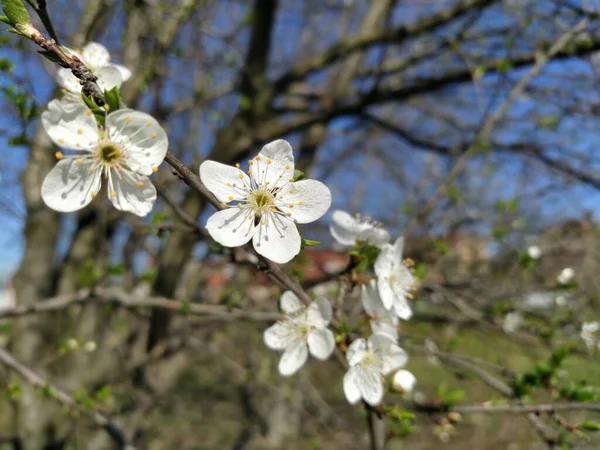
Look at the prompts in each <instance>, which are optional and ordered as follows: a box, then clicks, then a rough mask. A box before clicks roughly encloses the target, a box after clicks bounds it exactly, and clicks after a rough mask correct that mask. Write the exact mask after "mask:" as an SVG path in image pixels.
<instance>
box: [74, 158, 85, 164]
mask: <svg viewBox="0 0 600 450" xmlns="http://www.w3.org/2000/svg"><path fill="white" fill-rule="evenodd" d="M82 162H83V160H82V159H81V158H77V159H76V160H75V164H81V163H82Z"/></svg>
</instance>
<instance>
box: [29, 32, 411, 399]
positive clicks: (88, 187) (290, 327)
mask: <svg viewBox="0 0 600 450" xmlns="http://www.w3.org/2000/svg"><path fill="white" fill-rule="evenodd" d="M67 50H68V49H67ZM68 51H70V52H72V53H73V54H75V55H76V56H77V57H79V58H80V59H81V61H82V62H83V63H85V64H86V65H87V66H88V67H89V68H90V70H91V71H92V72H93V73H94V74H95V75H96V76H97V77H98V85H99V87H100V88H101V89H102V90H104V91H109V90H111V89H112V88H114V87H116V88H119V87H120V86H121V84H122V83H123V82H124V81H126V80H127V79H128V78H129V77H130V76H131V72H130V71H129V70H128V69H127V68H125V67H123V66H120V65H118V64H112V63H111V62H110V55H109V53H108V51H107V50H106V48H104V47H103V46H102V45H100V44H97V43H90V44H87V45H86V46H85V47H84V48H83V49H82V51H81V52H77V51H75V50H68ZM57 80H58V82H59V84H60V85H61V86H62V87H63V96H62V97H61V98H60V99H55V100H52V101H51V102H50V104H49V105H48V110H47V111H45V112H44V113H43V114H42V124H43V126H44V128H45V130H46V131H47V133H48V135H49V136H50V138H51V139H52V141H53V142H54V143H55V144H56V145H57V146H59V147H61V148H62V149H64V152H63V151H59V152H56V158H57V159H58V163H57V164H56V166H55V167H54V168H53V169H52V170H51V171H50V173H48V175H47V176H46V178H45V179H44V181H43V183H42V188H41V194H42V198H43V200H44V202H45V203H46V204H47V205H48V206H49V207H51V208H53V209H55V210H57V211H61V212H71V211H76V210H78V209H81V208H83V207H85V206H86V205H88V204H89V203H90V202H91V201H92V199H93V198H94V197H95V196H96V195H97V194H98V193H99V192H100V189H101V185H102V180H104V181H105V183H106V185H107V193H108V198H109V199H110V201H111V202H112V204H113V205H114V206H115V208H117V209H119V210H122V211H128V212H131V213H134V214H137V215H139V216H145V215H147V214H148V213H149V212H150V211H151V210H152V207H153V205H154V202H155V200H156V189H155V188H154V186H153V184H152V183H151V182H150V180H149V178H148V176H149V175H151V174H152V173H155V172H157V171H158V166H159V165H160V164H161V162H162V161H163V160H164V158H165V156H166V153H167V147H168V139H167V134H166V133H165V131H164V130H163V128H162V127H161V126H160V125H159V124H158V122H157V121H156V120H155V119H154V118H152V117H151V116H150V115H148V114H146V113H143V112H139V111H133V110H130V109H117V110H115V111H111V110H110V108H105V109H104V110H100V117H98V110H97V109H95V107H94V111H92V110H91V109H89V108H88V103H86V101H87V100H86V101H84V99H83V97H82V94H81V85H80V82H79V80H78V79H77V78H76V77H75V76H74V75H73V74H72V73H71V72H70V71H69V70H67V69H60V70H59V72H58V74H57ZM199 175H200V179H201V181H202V183H203V184H204V185H205V186H206V188H207V189H208V190H209V191H211V192H212V194H214V196H215V197H216V198H217V200H218V201H219V202H220V206H221V208H220V210H219V211H217V212H215V213H214V214H213V215H212V216H211V217H210V218H209V219H208V221H207V224H206V229H207V230H208V232H209V233H210V235H211V236H212V238H213V239H214V240H215V241H216V242H218V243H220V244H221V245H223V246H226V247H238V246H241V245H244V244H246V243H248V242H250V241H252V244H253V246H254V249H255V250H256V252H257V253H258V254H260V255H262V256H264V257H266V258H268V259H270V260H272V261H274V262H276V263H286V262H288V261H290V260H291V259H292V258H294V257H295V256H296V255H297V254H298V253H299V252H300V249H301V247H302V238H301V236H300V233H299V231H298V228H297V224H305V223H310V222H314V221H316V220H317V219H319V218H320V217H322V216H323V215H324V214H325V213H326V212H327V210H328V209H329V207H330V205H331V192H330V191H329V189H328V188H327V187H326V186H325V185H324V184H322V183H320V182H319V181H315V180H297V179H296V177H295V166H294V154H293V150H292V147H291V145H290V144H289V143H288V142H286V141H284V140H276V141H274V142H271V143H269V144H267V145H265V146H264V147H263V148H262V150H261V151H260V153H259V154H258V155H257V156H255V157H254V158H252V159H251V160H249V161H248V169H247V171H246V172H244V171H242V170H241V169H240V165H239V164H236V166H235V167H232V166H227V165H224V164H221V163H218V162H215V161H205V162H203V163H202V164H201V165H200V170H199ZM331 234H332V235H333V237H334V239H335V240H336V241H337V242H339V243H340V244H341V245H343V246H345V247H352V246H354V245H356V244H357V243H368V244H369V245H371V246H375V247H378V248H379V249H380V253H379V255H378V257H377V259H376V261H375V264H374V272H375V277H376V280H372V281H371V283H370V284H368V285H364V286H362V305H363V307H364V310H365V313H366V314H367V315H368V316H369V317H370V326H371V331H372V335H371V336H370V337H369V338H368V339H365V338H358V337H357V338H354V340H353V341H352V342H351V343H350V345H349V346H348V348H347V350H346V359H347V362H348V366H349V369H348V372H347V373H346V375H345V376H344V380H343V386H344V392H345V395H346V397H347V399H348V401H349V402H351V403H356V402H358V401H359V400H361V399H362V400H364V401H365V402H367V403H368V404H370V405H377V404H379V403H380V402H381V400H382V398H383V394H384V385H385V383H384V380H385V377H386V376H388V375H390V374H391V373H393V372H394V373H395V375H394V377H393V381H392V385H393V387H394V388H395V389H396V390H398V391H405V392H408V391H410V390H412V388H413V386H414V383H415V377H414V376H413V375H412V374H411V373H410V372H407V371H405V370H399V369H400V368H401V367H403V366H404V365H405V364H406V360H407V356H406V353H405V352H404V350H402V349H401V348H400V346H399V345H398V342H397V339H398V334H397V326H398V321H399V319H404V320H407V319H409V318H410V317H411V315H412V311H411V309H410V307H409V305H408V302H407V298H409V297H410V296H411V290H412V289H413V285H414V281H415V280H414V277H413V275H412V271H411V268H410V265H411V264H410V262H407V261H404V262H403V261H402V250H403V243H404V241H403V239H402V238H400V239H398V240H396V242H394V243H393V244H391V243H389V241H390V235H389V233H388V232H387V231H385V230H383V229H381V228H380V227H379V224H377V223H374V222H371V221H370V220H369V219H368V218H361V217H360V216H357V217H352V216H351V215H349V214H347V213H345V212H343V211H335V212H334V213H333V217H332V225H331ZM280 307H281V310H282V312H283V313H284V314H285V318H284V319H283V320H281V321H279V322H277V323H276V324H274V325H273V326H271V327H270V328H268V329H267V330H265V332H264V342H265V344H266V345H267V346H268V347H269V348H271V349H274V350H278V351H282V352H283V354H282V356H281V359H280V362H279V372H280V373H281V375H283V376H290V375H292V374H294V373H296V372H297V371H298V370H299V369H300V368H301V367H302V366H303V365H304V364H305V363H306V361H307V359H308V355H309V354H310V355H312V356H313V357H314V358H316V359H319V360H326V359H328V358H329V357H330V356H331V355H332V353H333V352H334V350H335V347H336V339H335V336H334V333H333V331H332V330H331V329H329V326H330V323H331V321H332V316H333V311H332V307H331V304H330V303H329V301H328V300H327V299H326V298H325V297H322V296H321V297H318V298H317V299H316V300H315V301H313V302H311V303H310V304H308V305H305V304H303V303H302V302H301V301H300V299H299V298H298V297H297V296H296V295H295V294H294V293H292V292H290V291H286V292H284V293H283V295H282V296H281V299H280Z"/></svg>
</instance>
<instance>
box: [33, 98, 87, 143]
mask: <svg viewBox="0 0 600 450" xmlns="http://www.w3.org/2000/svg"><path fill="white" fill-rule="evenodd" d="M88 111H89V110H88V108H87V107H86V106H85V105H84V104H83V103H75V102H69V101H66V100H52V101H51V102H50V103H49V104H48V109H47V110H46V111H44V112H43V113H42V125H43V126H44V129H45V130H46V133H48V136H50V139H52V141H53V142H54V143H55V144H56V145H58V146H60V147H63V148H67V149H71V150H89V149H91V148H93V147H95V146H96V145H97V144H98V126H97V124H96V119H95V118H94V116H93V114H89V113H88ZM88 114H89V115H88Z"/></svg>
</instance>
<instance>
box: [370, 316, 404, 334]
mask: <svg viewBox="0 0 600 450" xmlns="http://www.w3.org/2000/svg"><path fill="white" fill-rule="evenodd" d="M396 320H398V319H397V318H396ZM370 325H371V331H372V332H373V333H383V334H387V335H388V336H389V337H390V338H392V339H398V329H397V328H396V327H397V324H393V323H391V322H385V321H382V320H379V321H375V320H372V321H371V322H370Z"/></svg>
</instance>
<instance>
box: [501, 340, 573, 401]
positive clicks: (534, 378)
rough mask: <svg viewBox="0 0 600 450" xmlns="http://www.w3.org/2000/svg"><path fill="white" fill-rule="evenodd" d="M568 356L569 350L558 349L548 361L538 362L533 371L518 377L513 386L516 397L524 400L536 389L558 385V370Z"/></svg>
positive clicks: (564, 348)
mask: <svg viewBox="0 0 600 450" xmlns="http://www.w3.org/2000/svg"><path fill="white" fill-rule="evenodd" d="M568 354H569V349H568V348H566V347H561V348H558V349H556V350H554V351H553V352H552V354H551V355H550V357H549V358H548V359H546V360H544V361H540V362H538V363H537V364H536V365H535V367H533V368H532V369H530V370H528V371H527V372H524V373H522V374H519V375H517V376H516V377H515V379H514V380H513V385H512V387H513V391H514V393H515V396H516V397H518V398H523V397H525V396H528V395H529V394H530V393H531V392H532V391H533V390H534V389H535V388H538V387H549V386H552V385H554V384H556V379H557V376H556V375H557V372H558V369H559V368H560V367H561V365H562V363H563V362H564V359H565V358H566V357H567V355H568Z"/></svg>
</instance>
